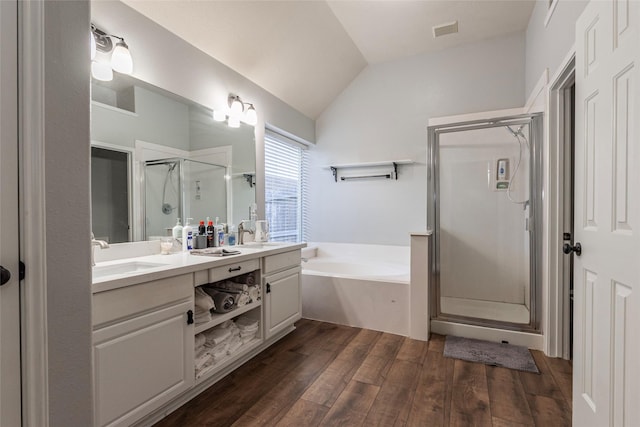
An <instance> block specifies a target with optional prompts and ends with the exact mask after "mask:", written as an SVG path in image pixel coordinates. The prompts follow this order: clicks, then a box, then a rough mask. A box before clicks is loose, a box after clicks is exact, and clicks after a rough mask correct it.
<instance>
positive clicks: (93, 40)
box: [89, 31, 97, 61]
mask: <svg viewBox="0 0 640 427" xmlns="http://www.w3.org/2000/svg"><path fill="white" fill-rule="evenodd" d="M89 43H90V46H91V60H92V61H93V60H94V59H96V50H97V48H96V37H95V36H94V35H93V31H90V42H89Z"/></svg>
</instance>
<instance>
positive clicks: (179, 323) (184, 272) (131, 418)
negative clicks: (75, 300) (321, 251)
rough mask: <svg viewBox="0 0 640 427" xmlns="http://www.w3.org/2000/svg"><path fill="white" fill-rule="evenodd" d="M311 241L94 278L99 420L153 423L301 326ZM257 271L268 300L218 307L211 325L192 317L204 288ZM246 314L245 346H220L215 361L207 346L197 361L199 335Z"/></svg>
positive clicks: (177, 258)
mask: <svg viewBox="0 0 640 427" xmlns="http://www.w3.org/2000/svg"><path fill="white" fill-rule="evenodd" d="M303 246H304V244H283V245H282V246H275V245H274V246H270V247H267V245H265V248H264V249H261V250H260V251H255V249H251V250H247V251H246V253H244V254H243V255H241V256H238V257H225V258H222V257H221V258H209V257H204V256H201V257H196V256H185V255H186V254H176V255H170V256H168V257H166V258H163V257H162V256H159V255H158V256H153V255H151V256H144V257H139V258H137V260H136V262H140V263H145V262H147V263H155V264H158V265H159V264H160V263H162V262H164V263H171V262H173V264H170V267H167V268H166V269H164V270H162V271H158V270H153V271H150V272H149V273H142V274H134V275H130V276H125V275H121V276H116V277H114V278H112V279H110V280H105V279H104V278H99V279H98V280H96V281H94V283H93V286H94V293H93V360H94V425H95V426H100V427H102V426H110V427H115V426H134V425H135V426H137V427H148V426H152V425H153V424H154V423H155V422H157V421H159V420H160V419H162V418H163V417H164V416H165V415H166V414H167V413H169V412H171V411H172V410H174V409H176V408H177V407H179V406H181V405H182V404H184V403H186V402H187V401H189V400H190V399H192V398H194V397H195V396H197V395H198V394H199V393H201V392H202V391H203V390H206V389H207V388H208V387H209V386H211V385H212V384H214V383H215V382H216V381H218V380H220V379H221V378H223V377H224V376H226V375H227V374H229V373H230V372H232V371H233V370H234V369H236V368H237V367H239V366H241V365H242V364H243V363H245V362H246V361H248V360H249V359H251V358H252V357H254V356H255V355H257V354H258V353H260V352H261V351H263V350H264V349H266V348H267V347H269V346H270V345H271V344H273V343H274V342H276V341H277V340H278V339H280V338H281V337H283V336H284V335H286V334H288V333H289V332H291V331H292V330H294V322H295V321H296V320H298V319H300V317H301V308H302V303H301V292H300V275H301V268H300V260H301V258H300V248H301V247H303ZM170 257H171V258H170ZM172 260H173V261H172ZM127 262H128V263H131V261H130V258H129V260H128V261H125V263H127ZM250 272H252V274H253V278H254V279H255V280H254V282H255V284H256V285H258V286H259V287H260V298H258V297H254V299H252V302H250V303H247V304H246V305H243V306H241V307H236V308H235V309H234V310H233V311H230V312H228V313H212V315H211V320H210V321H207V322H206V323H203V324H199V325H197V326H196V325H195V324H194V323H193V321H194V320H195V307H194V301H195V299H194V290H195V289H196V288H197V287H199V286H204V285H208V284H213V283H224V282H225V281H227V280H231V279H233V278H234V277H235V276H240V275H243V274H246V273H250ZM253 290H254V291H255V289H253ZM239 316H243V317H244V316H246V318H243V320H242V323H243V324H244V325H245V327H246V325H252V324H255V321H258V330H257V331H256V332H255V335H251V332H252V329H253V326H250V327H249V328H248V330H247V329H245V330H244V336H243V334H242V332H240V338H241V341H242V342H241V344H238V341H235V342H234V343H233V345H231V344H229V346H228V347H227V349H226V350H225V351H226V354H224V352H222V353H223V354H220V352H218V353H216V352H214V353H213V354H212V355H213V356H214V357H213V358H212V359H207V358H204V357H203V355H204V353H205V352H203V351H202V348H199V350H200V351H199V356H200V357H199V358H198V360H197V361H196V354H195V348H194V347H195V335H196V334H200V333H204V334H205V335H207V334H208V333H209V332H213V329H214V328H216V327H218V326H219V325H221V324H222V323H224V322H227V321H228V320H234V321H238V319H239ZM227 327H228V326H227ZM201 339H202V338H201V337H199V341H200V340H201ZM208 348H209V347H208ZM206 353H209V351H207V352H206ZM196 362H197V363H196ZM196 366H198V370H197V371H196Z"/></svg>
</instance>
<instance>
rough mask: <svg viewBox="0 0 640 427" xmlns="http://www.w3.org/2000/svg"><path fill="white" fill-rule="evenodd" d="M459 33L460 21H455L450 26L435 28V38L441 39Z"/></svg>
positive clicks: (444, 25) (443, 25)
mask: <svg viewBox="0 0 640 427" xmlns="http://www.w3.org/2000/svg"><path fill="white" fill-rule="evenodd" d="M457 32H458V21H453V22H450V23H448V24H442V25H437V26H435V27H433V37H434V38H435V37H440V36H444V35H447V34H453V33H457Z"/></svg>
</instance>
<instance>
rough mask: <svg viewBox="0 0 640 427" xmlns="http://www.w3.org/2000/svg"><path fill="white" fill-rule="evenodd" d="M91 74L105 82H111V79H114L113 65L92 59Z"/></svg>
mask: <svg viewBox="0 0 640 427" xmlns="http://www.w3.org/2000/svg"><path fill="white" fill-rule="evenodd" d="M91 75H92V76H93V77H94V78H95V79H96V80H102V81H103V82H110V81H111V80H113V71H112V70H111V65H109V64H107V63H105V62H100V61H92V62H91Z"/></svg>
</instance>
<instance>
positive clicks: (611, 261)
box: [573, 0, 640, 427]
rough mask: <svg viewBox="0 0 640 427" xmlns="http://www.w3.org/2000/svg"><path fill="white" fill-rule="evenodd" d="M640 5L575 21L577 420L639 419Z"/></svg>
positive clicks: (609, 7) (612, 5)
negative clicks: (639, 82)
mask: <svg viewBox="0 0 640 427" xmlns="http://www.w3.org/2000/svg"><path fill="white" fill-rule="evenodd" d="M639 6H640V4H639V3H638V2H637V1H630V0H627V1H621V0H613V1H610V0H608V1H591V3H589V5H588V6H587V8H586V9H585V11H584V13H583V14H582V16H581V17H580V19H579V20H578V22H577V25H576V154H575V176H576V182H575V185H576V187H575V188H576V191H575V217H574V221H575V241H576V242H580V243H581V245H582V255H581V256H576V257H575V258H574V261H575V267H574V283H575V291H574V292H575V306H574V309H575V310H574V328H575V330H574V334H575V335H574V336H575V341H574V367H573V375H574V379H573V423H574V425H576V426H581V427H583V426H584V427H587V426H598V427H602V426H638V425H640V404H638V396H640V387H639V385H640V370H639V366H640V364H639V363H638V360H640V334H639V333H638V330H637V328H638V327H639V326H640V237H639V234H638V233H639V232H640V210H639V206H638V197H639V196H640V192H639V191H638V183H640V169H639V168H638V162H639V155H640V141H638V137H639V136H640V132H638V126H639V124H640V120H638V113H640V109H639V108H638V100H639V98H640V96H639V92H640V87H639V86H638V73H639V68H640V61H639V59H640V43H639V42H640V39H639V37H640V31H638V24H639V21H640V7H639Z"/></svg>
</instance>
